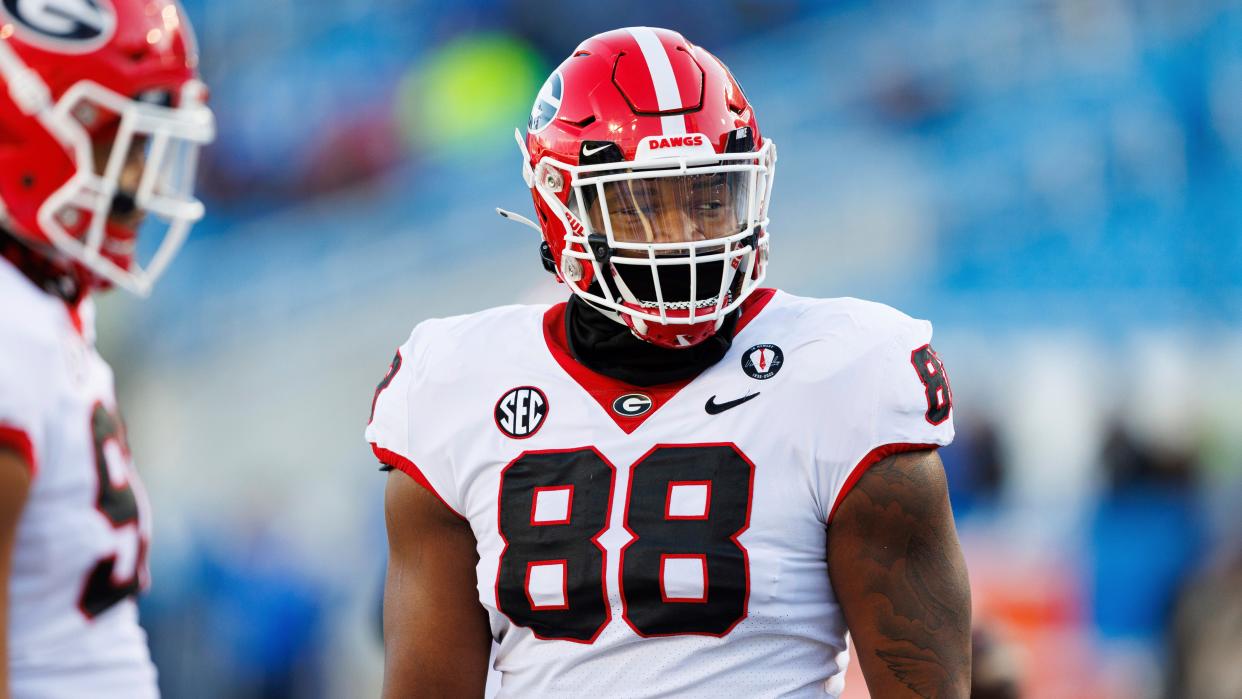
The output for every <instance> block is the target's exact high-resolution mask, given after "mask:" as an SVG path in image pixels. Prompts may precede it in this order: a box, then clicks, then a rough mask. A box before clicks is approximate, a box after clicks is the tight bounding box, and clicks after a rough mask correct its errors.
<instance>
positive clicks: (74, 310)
mask: <svg viewBox="0 0 1242 699" xmlns="http://www.w3.org/2000/svg"><path fill="white" fill-rule="evenodd" d="M83 298H85V297H83ZM81 308H82V301H78V302H77V303H70V302H68V301H66V302H65V310H66V311H68V312H69V322H70V323H72V324H73V329H74V331H75V332H77V334H78V337H85V335H83V334H82V313H81V311H80V309H81Z"/></svg>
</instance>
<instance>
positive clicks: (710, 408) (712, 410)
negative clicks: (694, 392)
mask: <svg viewBox="0 0 1242 699" xmlns="http://www.w3.org/2000/svg"><path fill="white" fill-rule="evenodd" d="M758 397H759V394H758V393H752V394H750V395H749V396H742V397H741V398H738V399H736V400H731V401H728V402H725V403H717V402H716V396H712V397H711V398H708V399H707V404H706V405H704V406H703V409H704V410H706V411H707V414H708V415H719V414H720V413H723V412H724V411H726V410H728V409H729V408H736V407H737V406H739V405H741V404H742V403H745V402H746V401H748V400H750V399H751V398H758Z"/></svg>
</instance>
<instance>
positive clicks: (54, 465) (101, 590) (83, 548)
mask: <svg viewBox="0 0 1242 699" xmlns="http://www.w3.org/2000/svg"><path fill="white" fill-rule="evenodd" d="M0 299H4V302H3V303H0V443H3V444H4V445H5V446H6V447H9V448H10V449H16V450H18V451H19V452H20V453H24V454H25V456H26V458H27V461H28V462H29V463H30V464H31V465H32V467H33V474H32V475H33V478H32V481H31V487H30V493H29V497H28V499H27V501H26V505H25V508H24V509H23V511H22V516H21V521H20V522H19V524H18V529H17V541H16V546H15V549H14V552H13V565H12V573H11V577H10V579H9V629H8V634H9V636H8V648H9V658H8V662H9V682H10V685H11V695H12V697H13V699H80V698H81V697H92V698H103V699H108V698H111V697H116V698H117V699H120V698H121V697H124V698H125V699H147V698H150V697H156V696H158V690H157V688H156V675H155V667H154V665H152V663H151V659H150V655H149V653H148V650H147V642H146V634H145V633H144V632H143V630H142V628H141V627H140V626H139V625H138V610H137V605H136V603H135V602H134V597H133V595H134V593H135V592H137V590H138V589H139V588H140V587H142V586H143V585H144V583H145V579H146V575H147V573H146V565H145V561H144V559H145V551H146V542H147V540H148V530H147V521H148V518H147V516H146V514H147V513H146V507H147V506H146V500H145V496H144V495H143V492H142V488H141V486H140V485H139V483H138V481H137V479H136V477H135V474H134V471H133V466H132V464H131V462H130V457H129V453H128V447H127V446H126V441H125V432H124V426H123V424H122V422H121V420H120V418H119V417H118V414H117V407H116V398H115V393H114V390H113V379H112V370H111V369H110V368H109V367H108V365H107V363H106V362H104V360H103V358H102V357H100V356H99V354H98V352H96V351H95V347H94V342H93V335H94V319H93V307H92V305H91V303H90V301H89V300H88V301H86V302H85V303H83V304H82V305H81V306H80V307H79V309H78V311H77V312H76V313H75V312H73V311H71V310H70V309H69V308H68V307H67V306H66V305H65V303H63V302H62V301H60V300H59V299H57V298H55V297H53V296H51V295H49V294H46V293H44V292H43V291H41V290H39V289H38V288H37V287H36V286H35V285H34V284H33V283H31V282H30V281H29V280H28V279H27V278H26V277H25V276H24V275H22V273H21V272H19V271H18V270H17V269H16V268H15V267H13V265H12V264H10V263H9V262H8V261H7V260H4V259H3V258H0Z"/></svg>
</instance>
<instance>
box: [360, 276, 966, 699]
mask: <svg viewBox="0 0 1242 699" xmlns="http://www.w3.org/2000/svg"><path fill="white" fill-rule="evenodd" d="M930 339H931V325H930V324H929V323H927V322H925V321H919V320H913V319H911V318H909V317H908V316H905V315H903V314H901V313H899V312H897V311H895V310H893V309H891V308H889V307H887V306H883V305H880V304H875V303H869V302H865V301H859V300H856V299H831V300H819V299H808V298H799V297H796V296H793V295H790V294H787V293H784V292H779V291H772V290H761V291H760V292H757V293H756V294H755V295H753V296H752V298H751V299H750V300H749V301H748V303H747V304H746V306H745V307H744V309H743V315H742V317H741V320H740V321H739V323H738V329H737V331H736V334H735V337H734V340H733V345H732V347H731V349H730V350H729V352H728V354H726V355H725V357H724V358H723V359H722V360H720V361H719V362H718V363H716V364H715V365H713V366H711V367H710V368H708V369H707V370H705V371H704V372H702V373H701V374H700V375H698V376H697V377H695V378H694V379H692V380H689V381H684V382H680V383H677V384H668V385H662V386H657V387H650V388H641V387H636V386H631V385H627V384H625V383H622V382H620V381H617V380H614V379H611V378H608V377H605V376H601V375H599V374H597V373H595V372H593V371H591V370H589V369H587V368H585V367H583V366H582V365H580V364H578V363H577V362H575V361H574V360H573V359H572V358H571V356H570V354H569V353H568V351H567V347H566V342H565V304H560V305H558V306H553V307H551V308H549V307H546V306H543V307H537V306H507V307H503V308H496V309H493V310H489V311H485V312H482V313H476V314H473V315H468V316H461V317H457V318H449V319H443V320H430V321H426V322H424V323H422V324H420V325H419V326H418V327H417V328H415V329H414V332H413V333H412V334H411V336H410V339H409V341H408V342H406V343H405V344H404V345H403V346H402V347H401V349H400V350H399V352H398V355H397V357H396V358H395V359H394V361H393V367H392V369H390V371H389V373H388V376H386V377H385V380H384V382H383V383H382V384H381V385H380V388H379V391H378V393H377V396H376V400H375V403H374V409H373V416H372V421H371V424H370V426H369V428H368V429H367V438H368V440H369V441H370V442H371V443H372V445H373V449H374V451H375V453H376V455H377V456H378V457H379V459H380V461H382V462H383V463H385V464H388V465H390V466H392V467H394V468H398V469H400V470H402V471H404V472H406V473H408V474H409V475H410V476H412V477H413V478H414V479H416V480H417V481H419V482H420V483H422V484H423V485H424V486H426V487H428V488H429V489H431V490H432V491H433V492H434V493H435V494H436V495H437V496H439V498H440V499H441V500H443V501H444V503H445V504H446V505H447V506H448V507H450V508H451V509H452V510H453V511H454V512H456V513H458V514H459V516H461V517H462V518H463V519H465V520H466V521H467V522H469V524H470V527H471V529H472V530H473V531H474V536H475V539H476V540H477V541H478V552H479V557H480V560H479V564H478V568H477V574H478V592H479V600H480V602H482V604H483V606H484V607H485V608H486V609H487V611H488V613H489V615H490V620H491V628H492V633H493V636H494V637H495V639H496V640H497V642H498V643H499V649H498V651H497V654H496V660H495V668H496V669H497V670H499V671H500V672H501V673H502V685H501V689H500V696H502V697H535V696H538V697H584V696H597V697H605V696H624V697H720V696H739V697H825V696H828V697H836V696H837V695H838V694H839V693H840V692H841V690H842V687H843V684H844V681H843V677H844V670H845V664H846V662H847V660H848V654H847V641H846V628H845V621H844V619H843V617H842V613H841V609H840V607H839V605H838V604H837V601H836V598H835V596H834V594H833V590H832V586H831V584H830V581H829V579H828V568H827V563H826V560H825V559H826V549H825V546H826V540H827V532H826V528H827V526H828V524H829V523H830V521H831V519H832V516H833V512H834V511H835V509H836V507H837V505H838V504H839V503H840V502H841V499H842V498H843V497H844V495H845V494H846V492H848V490H849V489H850V487H851V486H852V485H853V483H854V482H855V481H856V480H857V479H858V477H859V476H860V475H861V474H862V472H863V471H864V470H865V469H866V468H867V467H868V466H870V465H871V464H873V463H875V462H877V461H879V460H880V459H881V458H883V457H885V456H887V455H889V454H893V453H897V452H900V451H909V450H914V449H926V448H933V447H935V446H939V445H944V444H948V443H949V442H950V441H951V440H952V438H953V425H952V419H951V404H950V401H951V396H950V393H949V386H948V382H947V377H946V376H945V374H944V368H943V366H942V365H941V363H940V360H939V359H938V358H937V357H936V355H935V353H934V352H932V350H931V348H930V346H929V344H928V343H929V342H930Z"/></svg>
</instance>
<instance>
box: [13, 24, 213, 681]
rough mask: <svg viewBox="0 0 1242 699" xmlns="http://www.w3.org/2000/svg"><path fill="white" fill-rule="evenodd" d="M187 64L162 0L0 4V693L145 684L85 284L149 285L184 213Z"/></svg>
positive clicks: (191, 79) (141, 557) (115, 434)
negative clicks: (142, 254) (145, 253)
mask: <svg viewBox="0 0 1242 699" xmlns="http://www.w3.org/2000/svg"><path fill="white" fill-rule="evenodd" d="M197 60H198V57H197V53H196V48H195V45H194V37H193V33H192V31H191V29H190V26H189V24H188V23H187V20H186V17H185V15H184V14H183V12H182V10H181V8H180V7H179V5H178V4H177V3H176V2H175V1H173V0H55V1H51V0H45V1H43V2H26V1H23V0H2V2H0V628H6V629H7V635H6V636H0V642H3V647H0V697H5V696H7V697H13V698H14V699H24V698H34V697H38V698H40V699H62V698H63V699H69V698H77V697H101V698H110V697H116V698H117V699H120V698H122V697H123V698H125V699H135V698H137V699H145V698H148V697H155V696H157V695H158V689H157V687H156V674H155V668H154V666H153V665H152V664H151V659H150V654H149V653H148V650H147V643H146V636H145V634H144V633H143V631H142V629H141V627H139V625H138V618H137V606H136V604H135V602H134V595H135V593H137V592H138V591H139V590H141V589H142V588H143V587H144V586H145V585H146V582H147V566H146V551H147V541H148V536H149V531H150V529H149V519H148V513H147V503H146V500H145V497H144V495H143V491H142V487H141V485H140V484H139V482H138V479H137V476H136V474H135V472H134V469H133V465H132V463H131V459H130V453H129V447H128V444H127V441H126V436H125V426H124V423H123V422H122V420H121V417H120V414H119V412H118V409H117V404H116V396H115V392H114V389H113V377H112V371H111V369H110V368H109V366H108V364H107V363H106V362H105V361H104V360H103V359H102V358H101V357H100V356H99V354H98V352H96V350H95V344H94V339H95V331H94V306H93V305H92V301H91V297H92V294H93V293H94V292H96V291H100V290H103V289H107V288H110V287H121V288H124V289H126V290H128V291H131V292H134V293H137V294H140V295H145V294H146V293H148V292H149V291H150V289H151V285H152V283H153V282H154V281H155V279H156V277H158V276H159V274H160V273H161V272H162V271H163V270H164V268H165V267H166V266H167V265H168V263H169V261H170V260H171V258H172V256H173V255H174V254H175V252H176V251H177V248H178V247H179V246H180V245H181V243H182V241H183V240H184V239H185V236H186V234H187V233H188V232H189V229H190V227H191V226H192V225H193V224H194V222H195V221H197V220H199V219H200V218H201V217H202V215H203V205H202V204H201V203H199V201H198V200H197V199H195V198H194V196H193V191H192V185H193V180H194V173H195V168H196V156H197V151H198V148H199V147H200V146H202V145H204V144H206V143H208V142H210V141H211V140H212V138H213V136H214V128H215V127H214V121H213V118H212V114H211V111H210V110H209V109H208V108H207V107H206V106H204V99H205V97H206V91H205V89H204V87H203V85H202V83H201V82H200V81H199V78H198V70H197ZM140 227H141V228H142V230H143V233H142V235H143V238H144V240H143V241H142V242H143V244H144V245H143V247H144V248H146V247H148V245H147V243H150V245H149V247H150V248H151V249H152V250H154V252H153V253H152V254H151V256H150V257H149V258H147V259H145V260H139V256H138V254H137V252H136V250H137V249H138V248H137V243H138V230H139V228H140ZM148 236H150V238H151V239H148ZM156 236H160V237H159V238H158V239H156Z"/></svg>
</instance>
